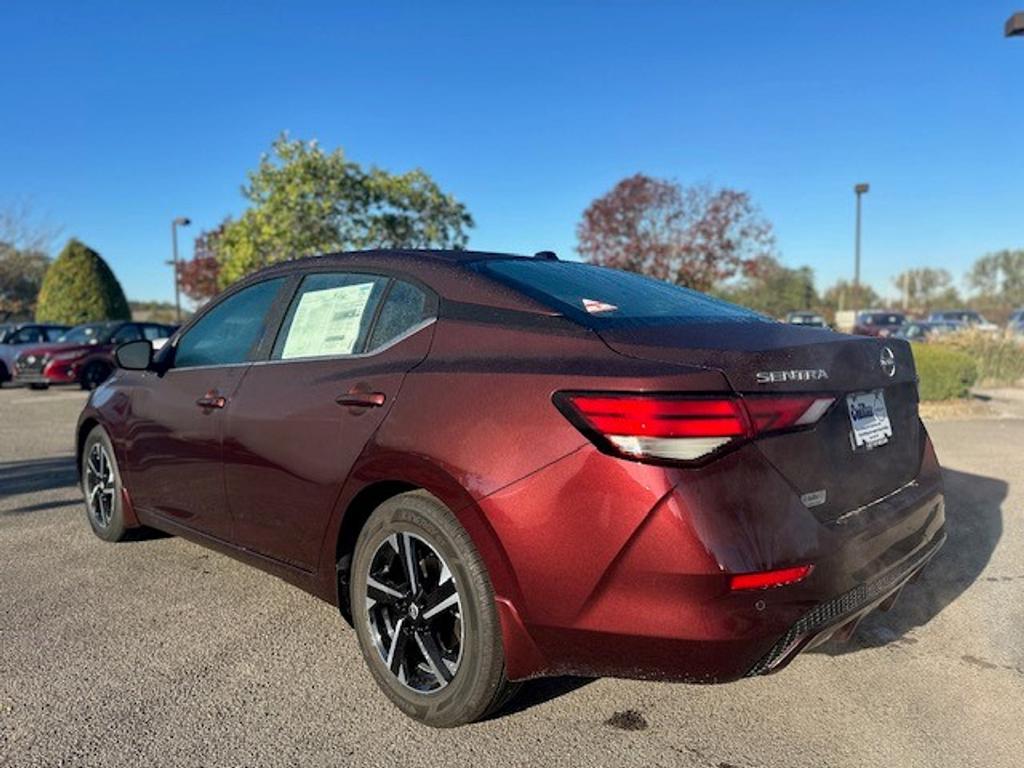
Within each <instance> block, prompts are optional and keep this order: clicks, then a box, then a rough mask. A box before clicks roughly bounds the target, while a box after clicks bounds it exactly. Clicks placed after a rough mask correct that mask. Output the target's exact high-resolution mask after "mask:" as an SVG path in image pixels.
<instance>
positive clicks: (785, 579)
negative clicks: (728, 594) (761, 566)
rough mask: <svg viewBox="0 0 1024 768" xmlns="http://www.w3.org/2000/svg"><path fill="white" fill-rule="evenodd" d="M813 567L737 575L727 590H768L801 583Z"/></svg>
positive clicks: (797, 567) (800, 566)
mask: <svg viewBox="0 0 1024 768" xmlns="http://www.w3.org/2000/svg"><path fill="white" fill-rule="evenodd" d="M813 568H814V566H813V565H798V566H796V567H794V568H780V569H778V570H775V571H758V572H757V573H737V574H735V575H734V576H732V577H731V578H730V579H729V589H731V590H732V591H733V592H740V591H742V590H745V589H770V588H771V587H782V586H785V585H786V584H796V583H797V582H798V581H803V580H804V579H806V578H807V575H808V574H809V573H810V572H811V571H812V570H813Z"/></svg>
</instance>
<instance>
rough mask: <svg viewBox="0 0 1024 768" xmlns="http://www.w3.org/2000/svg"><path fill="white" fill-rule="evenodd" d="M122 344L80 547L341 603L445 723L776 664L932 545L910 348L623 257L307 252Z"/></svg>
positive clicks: (856, 615) (930, 478)
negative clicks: (121, 549)
mask: <svg viewBox="0 0 1024 768" xmlns="http://www.w3.org/2000/svg"><path fill="white" fill-rule="evenodd" d="M117 359H118V362H119V364H120V365H121V367H122V369H123V370H120V371H118V372H117V373H116V374H115V375H114V376H112V377H111V378H110V379H108V380H107V381H106V382H105V383H104V384H102V385H100V387H99V388H98V389H97V390H96V391H95V392H93V393H92V395H91V397H90V398H89V401H88V403H87V404H86V406H85V409H84V410H83V412H82V414H81V417H80V419H79V422H78V426H77V442H76V445H77V457H78V465H79V467H80V471H81V479H82V489H83V493H84V496H85V499H86V510H85V511H86V518H87V520H88V522H89V524H90V526H91V527H92V530H93V531H94V532H95V534H96V535H97V536H99V537H100V538H101V539H104V540H107V541H116V540H119V539H121V538H122V537H124V536H125V535H126V533H127V531H128V529H129V528H132V527H134V526H138V525H144V526H150V527H153V528H158V529H162V530H165V531H170V532H174V533H177V534H180V535H181V536H183V537H185V538H189V539H192V540H194V541H196V542H199V543H201V544H204V545H206V546H210V547H213V548H216V549H219V550H221V551H225V552H228V553H230V554H231V555H233V556H234V557H237V558H239V559H241V560H243V561H247V562H249V563H251V564H253V565H255V566H257V567H259V568H263V569H265V570H268V571H270V572H272V573H274V574H277V575H278V576H280V577H282V578H284V579H286V580H288V581H291V582H293V583H295V584H297V585H299V586H301V587H303V588H304V589H306V590H308V591H310V592H312V593H313V594H315V595H317V596H319V597H321V598H322V599H324V600H327V601H329V602H331V603H333V604H334V605H336V606H337V607H338V608H339V609H340V611H341V613H342V614H343V615H344V616H345V617H346V618H348V619H349V620H350V621H352V622H353V623H354V625H355V630H356V636H357V638H358V642H359V645H360V647H361V649H362V652H363V655H364V657H365V660H366V662H367V664H368V665H369V668H370V670H371V672H372V674H373V676H374V678H375V679H376V681H377V683H378V684H379V685H380V687H381V688H382V689H383V691H384V692H385V694H386V695H387V696H388V697H390V699H391V700H392V701H393V702H394V703H395V704H396V705H397V706H398V707H399V708H400V709H401V710H402V711H404V712H405V713H406V714H408V715H410V716H412V717H414V718H416V719H418V720H420V721H422V722H424V723H428V724H430V725H435V726H452V725H457V724H460V723H465V722H468V721H471V720H474V719H477V718H480V717H482V716H484V715H485V714H486V713H488V712H489V711H493V710H494V709H495V708H497V707H500V706H501V705H502V704H503V703H504V702H505V701H506V700H507V699H508V697H509V696H510V695H511V694H512V693H513V692H514V691H515V684H514V681H516V680H522V679H526V678H531V677H535V676H539V675H545V674H570V673H572V674H584V675H622V676H634V677H635V676H639V677H651V676H653V677H657V678H659V679H680V680H699V681H703V682H723V681H728V680H735V679H738V678H742V677H747V676H752V675H761V674H766V673H769V672H773V671H776V670H779V669H781V668H782V667H783V666H785V665H786V664H787V663H789V662H790V661H791V660H792V659H793V658H794V656H796V655H797V654H798V653H799V652H800V651H801V650H803V649H804V648H806V647H809V646H811V645H814V644H816V643H817V642H820V641H823V640H824V639H826V638H828V637H831V636H833V635H835V634H838V635H844V634H849V633H850V632H852V630H853V628H854V627H855V626H856V625H857V623H858V622H859V621H860V620H861V619H862V618H863V617H864V616H865V615H866V614H867V613H868V612H869V611H871V610H873V609H874V608H876V607H879V606H881V607H883V608H884V607H888V606H889V605H891V604H892V602H893V600H894V599H895V597H896V595H897V594H898V593H899V591H900V589H901V588H902V587H903V585H904V584H905V583H906V582H907V581H908V580H909V579H910V578H912V577H913V576H914V575H915V574H917V573H918V572H919V571H920V570H921V569H922V568H923V567H924V565H925V563H926V562H927V561H928V560H929V558H931V557H932V555H933V554H934V553H935V552H936V550H937V549H938V548H939V546H941V544H942V542H943V541H944V539H945V535H946V534H945V526H944V507H943V491H942V480H941V472H940V468H939V464H938V461H937V460H936V457H935V452H934V450H933V449H932V445H931V442H930V440H929V438H928V433H927V431H926V430H925V428H924V426H923V425H922V423H921V421H920V420H919V418H918V413H917V396H916V376H915V370H914V360H913V356H912V354H911V349H910V345H909V344H907V343H906V342H904V341H900V340H884V341H883V340H879V339H871V338H863V337H852V336H846V335H843V334H838V333H834V332H832V331H829V330H824V329H812V328H794V327H792V326H788V325H785V324H782V323H778V322H775V321H774V320H771V319H769V318H766V317H764V316H762V315H759V314H756V313H754V312H752V311H750V310H747V309H744V308H741V307H738V306H735V305H732V304H728V303H726V302H723V301H719V300H717V299H713V298H711V297H708V296H705V295H703V294H700V293H697V292H695V291H691V290H687V289H685V288H681V287H678V286H674V285H668V284H666V283H663V282H660V281H656V280H651V279H648V278H645V277H642V276H640V275H636V274H633V273H628V272H621V271H618V270H613V269H606V268H601V267H596V266H591V265H587V264H582V263H578V262H563V261H557V260H552V259H551V258H550V256H546V257H545V258H528V257H512V256H503V255H495V254H481V253H473V252H465V251H455V252H438V251H429V252H424V251H378V252H365V253H358V254H349V255H344V254H343V255H334V256H327V257H319V258H312V259H300V260H295V261H290V262H286V263H282V264H279V265H276V266H273V267H270V268H268V269H265V270H263V271H261V272H259V273H257V274H255V275H253V276H250V277H249V278H247V279H245V280H244V281H241V282H240V283H238V284H236V285H235V286H233V287H232V288H231V289H229V290H228V291H227V292H226V293H224V294H222V295H221V296H220V297H218V298H217V299H215V300H213V301H212V302H210V304H208V305H207V306H206V307H204V309H203V310H202V311H200V313H199V314H198V316H197V317H195V318H194V319H193V320H191V321H190V322H189V323H188V324H187V325H186V326H185V327H184V328H183V329H182V331H180V332H179V333H178V334H176V335H175V336H174V337H173V338H172V339H171V341H170V342H169V343H168V344H166V345H164V347H163V349H162V350H160V352H159V353H158V354H156V355H154V353H153V349H152V345H151V343H150V342H148V341H139V342H134V343H130V344H125V345H123V346H121V347H120V348H119V349H118V350H117ZM121 588H130V580H129V581H128V582H126V583H124V584H122V585H121ZM339 652H341V651H339Z"/></svg>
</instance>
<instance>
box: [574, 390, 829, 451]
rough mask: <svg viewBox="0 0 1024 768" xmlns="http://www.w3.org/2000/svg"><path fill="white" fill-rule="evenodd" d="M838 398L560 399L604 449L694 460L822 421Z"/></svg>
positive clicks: (578, 396) (583, 396)
mask: <svg viewBox="0 0 1024 768" xmlns="http://www.w3.org/2000/svg"><path fill="white" fill-rule="evenodd" d="M834 401H835V398H832V397H821V396H818V395H771V396H761V395H757V396H751V397H745V398H739V397H686V396H683V397H681V396H678V395H632V394H610V393H609V394H604V393H601V394H568V393H563V394H560V395H559V396H557V397H556V403H558V405H559V407H560V408H561V409H562V411H563V412H564V413H565V414H566V415H567V416H568V417H569V418H570V420H572V421H573V422H574V423H575V424H576V425H577V426H578V427H580V428H581V429H582V430H583V431H584V432H585V433H587V434H588V435H589V436H590V437H591V438H592V439H593V440H594V441H595V443H597V444H598V445H599V446H600V447H602V448H605V449H608V450H610V451H611V452H614V453H617V454H620V455H623V456H626V457H629V458H635V459H656V460H668V461H694V460H696V459H701V458H703V457H705V456H708V455H710V454H711V453H714V452H715V451H717V450H719V449H720V448H722V447H724V446H725V445H727V444H728V443H731V442H733V441H737V440H746V439H751V438H754V437H756V436H757V435H760V434H764V433H767V432H777V431H779V430H784V429H793V428H797V427H802V426H807V425H810V424H814V423H815V422H817V421H818V420H819V419H820V418H821V417H822V416H823V415H824V414H825V412H826V411H827V410H828V409H829V407H830V406H831V405H832V403H833V402H834Z"/></svg>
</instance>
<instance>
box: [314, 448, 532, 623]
mask: <svg viewBox="0 0 1024 768" xmlns="http://www.w3.org/2000/svg"><path fill="white" fill-rule="evenodd" d="M418 490H422V491H426V492H427V493H430V494H431V495H433V496H434V497H436V498H437V499H438V500H439V501H440V502H441V503H443V504H444V505H445V506H447V507H448V508H449V509H450V510H452V512H453V513H454V514H455V516H456V518H458V520H459V522H460V523H461V524H462V526H463V528H465V529H466V532H467V533H468V534H469V536H470V538H471V539H472V540H473V545H474V546H475V547H476V549H477V551H478V552H479V553H480V557H481V558H482V559H483V561H484V564H485V565H486V566H487V572H488V575H489V576H490V579H491V584H492V586H493V587H494V592H495V594H496V596H497V597H498V598H499V599H500V600H505V601H509V600H511V601H512V602H518V600H519V585H518V582H517V580H516V578H515V574H514V571H513V569H512V566H511V563H510V561H509V559H508V556H507V554H506V553H505V550H504V548H503V547H502V546H501V543H500V541H499V540H498V537H497V535H496V534H495V532H494V529H493V528H492V527H491V525H490V523H488V521H487V519H486V517H485V516H484V514H483V511H482V510H481V509H480V507H479V506H478V505H477V503H476V500H475V499H474V498H473V496H472V494H470V493H469V491H467V490H466V488H465V487H464V486H463V484H462V483H460V482H459V481H458V479H457V478H456V477H455V476H454V475H453V474H451V473H450V472H448V471H446V470H445V469H444V468H442V467H440V466H438V465H436V464H434V463H433V462H431V461H430V460H429V459H427V458H425V457H422V456H410V455H405V454H402V455H398V454H395V453H392V452H390V451H389V452H383V451H373V452H372V453H371V454H370V455H364V457H363V458H362V459H361V461H360V463H359V464H358V465H357V467H356V469H355V470H354V471H353V472H352V473H351V475H350V476H349V478H348V480H347V481H346V482H345V486H344V488H343V489H342V492H341V495H340V497H339V501H338V504H337V505H336V509H335V514H334V516H333V519H332V521H331V524H330V525H329V527H328V530H327V532H326V536H325V540H324V543H323V547H322V549H321V556H320V562H321V568H320V581H321V586H322V589H321V592H322V593H323V594H324V596H325V597H328V598H329V599H330V600H331V601H332V602H334V604H335V605H337V606H338V608H339V610H340V611H341V613H342V615H343V616H344V617H345V619H346V620H349V619H350V618H351V617H350V612H349V605H348V594H347V584H348V572H347V570H346V568H347V567H348V565H349V564H350V563H351V556H352V552H353V551H354V549H355V544H356V540H357V539H358V538H359V532H360V531H361V530H362V528H363V525H364V524H365V523H366V521H367V520H368V519H369V517H370V515H371V514H372V513H373V511H374V510H375V509H376V508H377V507H378V506H380V505H381V504H383V503H384V502H385V501H387V500H388V499H390V498H392V497H394V496H397V495H399V494H401V493H407V492H410V491H418Z"/></svg>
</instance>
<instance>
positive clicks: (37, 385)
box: [28, 381, 50, 389]
mask: <svg viewBox="0 0 1024 768" xmlns="http://www.w3.org/2000/svg"><path fill="white" fill-rule="evenodd" d="M28 388H29V389H49V388H50V385H49V384H47V383H45V382H42V381H33V382H32V383H31V384H29V385H28Z"/></svg>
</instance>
